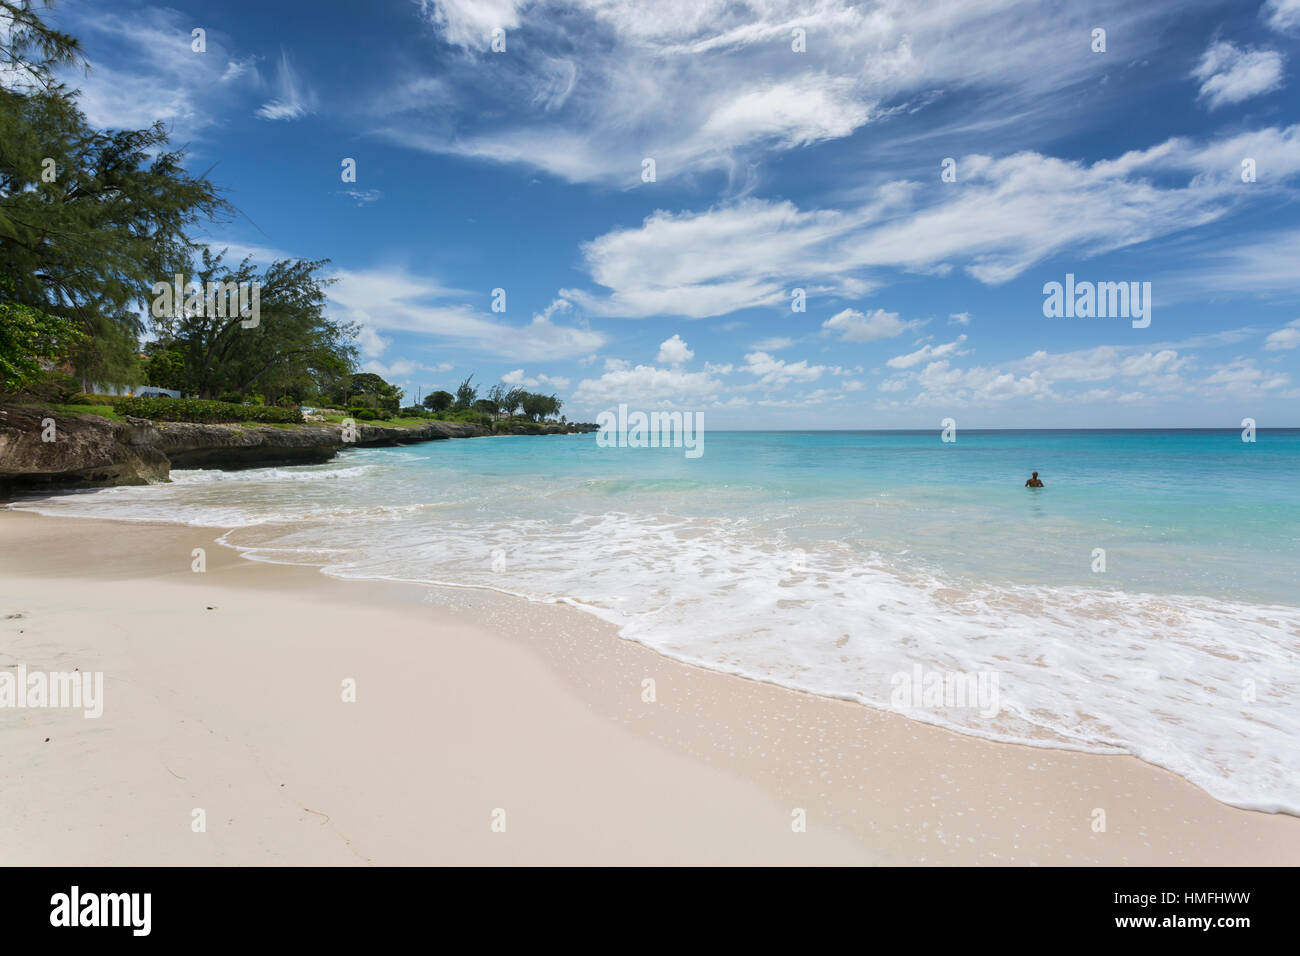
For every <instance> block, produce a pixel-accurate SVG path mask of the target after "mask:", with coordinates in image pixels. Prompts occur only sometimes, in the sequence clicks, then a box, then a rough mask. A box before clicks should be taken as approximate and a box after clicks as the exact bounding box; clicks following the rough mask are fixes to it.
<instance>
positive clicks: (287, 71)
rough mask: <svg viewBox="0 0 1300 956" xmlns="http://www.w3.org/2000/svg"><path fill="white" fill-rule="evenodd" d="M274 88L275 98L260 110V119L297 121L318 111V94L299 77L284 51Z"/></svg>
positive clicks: (281, 54)
mask: <svg viewBox="0 0 1300 956" xmlns="http://www.w3.org/2000/svg"><path fill="white" fill-rule="evenodd" d="M274 88H275V98H274V99H272V100H269V101H268V102H266V103H263V104H262V105H261V107H259V108H258V110H257V115H258V117H259V118H261V119H265V120H295V119H301V118H302V117H304V116H306V115H307V114H309V113H314V112H315V111H316V94H315V93H313V92H312V91H311V89H309V88H308V86H307V84H306V83H305V82H304V81H303V79H302V77H301V76H299V75H298V71H297V70H295V69H294V67H293V64H292V63H290V62H289V54H288V53H287V52H285V51H284V50H281V51H280V62H279V63H278V64H277V65H276V70H275V87H274Z"/></svg>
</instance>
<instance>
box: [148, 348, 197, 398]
mask: <svg viewBox="0 0 1300 956" xmlns="http://www.w3.org/2000/svg"><path fill="white" fill-rule="evenodd" d="M147 355H148V357H147V358H146V359H145V362H144V383H145V384H146V385H152V386H153V387H154V388H170V389H173V390H174V391H178V392H185V391H189V390H190V389H189V382H188V380H187V377H186V374H185V358H184V357H183V356H182V355H181V353H180V352H178V351H176V350H175V349H166V348H160V347H158V346H157V343H150V345H149V346H148V347H147Z"/></svg>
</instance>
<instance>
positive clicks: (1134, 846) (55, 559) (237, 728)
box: [0, 509, 1300, 865]
mask: <svg viewBox="0 0 1300 956" xmlns="http://www.w3.org/2000/svg"><path fill="white" fill-rule="evenodd" d="M222 533H223V531H222V529H216V528H198V527H189V526H181V525H165V524H156V523H145V522H130V523H127V522H114V521H106V520H100V519H84V518H58V517H51V516H48V515H35V514H23V513H22V512H18V511H13V510H9V509H3V510H2V511H0V542H3V544H4V547H3V548H0V596H2V597H3V606H0V619H3V620H0V640H3V644H0V655H3V658H4V660H3V661H0V665H2V666H5V667H14V666H16V665H18V664H26V665H27V666H28V667H29V669H37V668H41V667H44V668H46V669H50V670H53V669H58V668H62V667H65V666H66V668H67V669H70V668H71V667H74V666H79V665H78V664H77V663H76V662H77V661H79V660H80V661H83V662H85V664H86V666H85V667H83V669H86V670H92V669H93V670H102V671H104V673H105V675H106V678H105V685H106V697H107V701H106V705H105V715H104V717H102V718H101V719H100V720H98V721H95V720H86V719H83V718H82V717H81V716H80V714H75V715H73V714H71V713H69V712H59V711H52V710H45V711H35V710H28V711H15V710H12V709H0V735H3V736H4V746H5V748H6V750H5V752H6V753H7V754H10V755H11V765H12V766H13V767H15V768H19V769H18V772H16V773H14V774H12V775H8V776H7V779H6V781H5V782H4V783H3V784H0V818H2V819H4V820H5V821H7V822H6V823H5V824H4V826H3V830H4V831H5V832H4V833H3V837H2V838H0V847H4V848H5V849H3V850H0V862H4V863H10V864H12V863H19V862H29V863H45V864H51V863H67V864H89V863H103V864H107V863H128V864H144V863H168V862H175V863H235V862H242V863H259V862H260V863H291V864H292V863H375V864H388V863H452V862H456V863H506V862H538V863H542V862H552V863H586V862H617V863H704V862H716V863H755V862H764V863H769V862H770V863H841V864H861V863H881V864H891V863H892V864H921V865H927V864H963V863H979V864H994V865H997V864H1017V863H1019V864H1063V865H1089V864H1125V865H1127V864H1137V865H1141V864H1174V865H1179V864H1183V865H1206V864H1223V865H1234V864H1262V865H1287V864H1291V865H1294V864H1295V863H1297V862H1300V818H1296V817H1291V816H1287V815H1284V814H1268V813H1262V812H1257V811H1250V810H1241V809H1237V808H1234V807H1230V806H1228V805H1226V804H1222V803H1219V802H1218V801H1217V800H1215V799H1214V798H1212V797H1210V796H1209V795H1208V794H1206V793H1205V792H1204V791H1202V790H1200V789H1199V788H1197V787H1195V786H1194V785H1193V784H1191V783H1189V782H1187V781H1186V780H1183V779H1182V778H1181V777H1178V776H1177V775H1175V774H1173V773H1172V772H1170V771H1166V770H1163V769H1161V768H1158V767H1155V766H1153V765H1151V764H1147V763H1144V762H1142V761H1141V760H1139V759H1138V758H1136V757H1132V756H1120V755H1097V754H1088V753H1083V752H1079V751H1069V750H1060V749H1053V748H1040V747H1028V746H1023V745H1019V744H1011V743H1000V742H993V741H988V740H984V739H982V738H976V737H969V736H965V735H962V734H958V733H956V732H954V731H949V730H946V729H943V728H940V727H937V726H935V725H932V724H927V723H922V722H920V721H916V720H911V719H909V718H907V717H904V716H901V715H898V714H893V713H888V712H884V711H876V710H872V709H871V708H868V707H866V706H864V705H861V704H858V703H854V702H849V701H843V700H837V699H834V698H829V697H819V696H816V695H813V694H809V693H805V692H801V691H794V690H788V689H786V688H783V687H780V686H778V685H775V684H770V683H765V682H760V681H755V680H751V679H747V678H743V677H738V676H734V675H731V674H725V673H722V672H719V671H713V670H707V669H705V668H701V667H697V666H695V665H691V664H686V663H682V662H679V661H676V660H672V659H670V658H667V657H664V656H662V655H660V654H659V653H658V652H656V651H653V650H651V649H649V648H647V647H646V646H644V645H642V644H639V643H635V642H632V641H628V640H625V639H623V638H620V637H618V635H617V633H616V630H615V628H614V626H613V625H611V624H608V623H606V622H603V621H600V620H599V619H597V618H596V617H595V616H593V615H591V614H587V613H584V612H582V611H580V610H578V609H577V608H573V607H567V606H565V605H563V604H555V605H544V604H536V603H533V602H529V601H527V600H526V599H524V598H517V597H511V596H507V595H505V594H502V593H501V592H498V591H494V590H489V589H466V588H447V587H431V586H426V585H419V584H405V583H398V582H383V581H373V580H351V579H342V578H336V577H330V576H327V575H325V574H322V573H320V572H319V570H318V569H317V568H315V567H309V566H295V565H282V564H271V563H268V562H264V561H251V560H244V559H243V558H242V557H241V556H240V554H239V552H237V551H235V550H234V549H232V548H230V547H225V546H215V547H214V544H215V539H216V538H217V537H220V536H221V534H222ZM200 547H201V548H204V549H205V550H206V561H207V570H206V571H205V572H204V573H203V574H195V573H193V572H192V571H191V561H192V558H191V553H192V550H193V549H194V548H200ZM124 583H129V586H126V587H124V586H123V584H124ZM132 595H135V597H133V596H132ZM209 607H211V608H213V610H209ZM223 611H225V612H226V613H224V614H223V613H222V612H223ZM14 613H22V614H23V615H24V616H23V617H22V618H9V619H6V616H7V615H10V614H14ZM24 624H25V625H26V626H25V627H24V626H23V625H24ZM89 627H99V628H102V629H103V633H100V634H98V635H96V634H92V633H87V631H88V628H89ZM20 629H21V630H22V631H24V633H23V634H21V635H19V634H17V633H16V632H17V631H18V630H20ZM246 662H258V663H257V664H249V663H246ZM92 665H94V666H92ZM196 665H198V666H196ZM349 669H352V670H354V671H356V672H357V673H358V674H360V675H363V676H357V677H356V680H357V681H358V703H356V704H343V703H342V702H341V701H340V700H339V695H338V680H339V679H340V677H341V675H343V674H345V672H347V671H348V670H349ZM263 671H265V672H266V673H264V672H263ZM269 674H276V675H279V680H278V681H271V682H270V683H271V685H272V686H273V687H277V688H278V691H276V693H272V694H269V695H267V696H259V693H264V692H266V691H267V690H268V686H267V683H268V680H269V676H268V675H269ZM647 678H649V679H652V680H654V681H655V691H656V695H655V696H656V699H655V701H654V702H653V703H647V702H646V701H644V700H643V699H642V695H643V684H642V682H643V681H644V680H645V679H647ZM182 689H183V692H182ZM277 693H278V695H279V696H276V694H277ZM368 701H376V705H372V707H371V708H367V707H366V706H365V704H366V703H367V702H368ZM381 701H382V704H379V702H381ZM430 714H432V715H433V716H434V717H435V718H436V719H435V720H433V721H430V720H429V719H428V718H429V716H430ZM451 727H454V728H455V729H454V730H451V729H448V728H451ZM202 728H206V729H207V731H208V733H206V734H205V733H203V732H202ZM42 729H45V731H46V732H43V733H42V732H41V730H42ZM47 736H48V737H51V738H52V739H51V743H49V744H47V743H45V742H44V740H43V738H44V737H47ZM214 738H215V739H214ZM56 741H57V742H59V743H64V744H65V745H64V746H63V747H61V748H59V747H55V746H53V744H55V742H56ZM101 745H102V746H101ZM250 754H253V755H255V756H256V758H257V759H249V755H250ZM435 755H436V757H437V758H438V760H439V761H441V763H440V764H439V766H440V767H445V769H446V771H447V772H445V773H443V772H438V768H437V767H430V766H429V763H428V758H429V757H431V756H435ZM180 765H183V766H180ZM187 771H188V772H187ZM276 776H280V777H287V778H290V779H286V780H276V779H274V778H275V777H276ZM173 778H175V779H173ZM182 778H184V779H182ZM195 781H199V782H195ZM489 781H493V782H495V787H492V786H486V784H487V782H489ZM200 782H201V783H200ZM281 783H283V784H284V786H283V787H281V786H278V784H281ZM186 784H189V787H188V789H187V787H186V786H185V785H186ZM177 791H180V792H179V793H178V792H177ZM184 793H189V794H191V795H190V796H182V795H181V794H184ZM223 793H233V794H234V805H233V807H232V808H231V809H237V811H238V812H237V813H234V814H233V815H231V814H227V815H226V816H219V813H218V811H217V807H220V806H224V804H223V803H222V794H223ZM493 793H495V794H497V796H495V797H494V796H492V794H493ZM90 794H95V795H97V798H98V804H97V807H96V808H92V809H91V810H89V811H88V810H87V808H86V807H85V806H82V805H80V803H79V800H78V797H89V795H90ZM434 794H436V795H438V796H437V797H436V798H434V799H433V800H432V803H433V804H435V805H439V806H441V808H442V811H443V812H442V813H441V814H439V812H438V811H437V810H435V809H434V808H433V807H431V805H430V803H431V795H434ZM502 794H509V796H504V795H502ZM291 795H292V797H293V800H290V796H291ZM205 801H206V802H207V803H210V804H213V807H212V809H211V810H209V814H208V828H207V833H206V834H194V833H191V830H190V819H189V815H190V813H191V810H192V808H193V807H199V806H203V805H204V802H205ZM187 803H188V804H189V806H183V804H187ZM497 808H504V809H506V812H507V818H508V820H509V821H510V822H509V824H508V828H507V832H506V833H503V834H500V833H498V834H494V833H492V832H491V830H490V823H491V820H490V815H491V812H492V811H493V810H494V809H497ZM511 808H515V809H511ZM795 808H802V809H803V810H805V811H806V814H807V821H808V823H807V832H806V833H794V832H792V829H791V820H792V812H793V810H794V809H795ZM1098 809H1100V810H1103V811H1104V812H1105V816H1106V830H1105V832H1094V829H1093V827H1094V820H1095V819H1096V816H1095V814H1094V811H1096V810H1098ZM320 813H323V814H325V815H326V817H327V819H328V821H329V822H325V823H322V821H321V817H320V816H319V815H317V814H320ZM218 818H219V819H218ZM164 820H166V821H168V822H167V823H166V824H165V825H164V824H163V823H162V821H164ZM515 820H519V821H520V822H519V823H517V824H516V823H515V822H514V821H515ZM313 828H314V829H313ZM336 831H337V832H336ZM217 834H220V839H213V837H214V836H216V835H217ZM344 834H346V836H345V837H344V838H343V839H342V840H340V836H341V835H344ZM516 834H518V836H517V837H516ZM340 844H341V845H340Z"/></svg>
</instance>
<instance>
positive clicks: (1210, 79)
mask: <svg viewBox="0 0 1300 956" xmlns="http://www.w3.org/2000/svg"><path fill="white" fill-rule="evenodd" d="M1285 62H1286V58H1285V57H1283V56H1282V54H1281V53H1278V52H1277V51H1275V50H1243V49H1242V48H1241V47H1239V46H1236V45H1234V44H1232V43H1228V42H1226V41H1223V40H1220V41H1217V42H1215V43H1212V44H1211V45H1210V47H1209V49H1207V50H1206V51H1205V53H1204V54H1202V55H1201V61H1200V62H1199V63H1198V64H1197V65H1196V69H1194V70H1193V71H1192V76H1194V77H1196V79H1198V80H1200V81H1201V91H1200V94H1199V96H1198V98H1199V99H1203V100H1206V101H1207V103H1208V105H1209V107H1210V109H1217V108H1218V107H1220V106H1226V105H1228V104H1231V103H1240V102H1241V101H1242V100H1248V99H1250V98H1251V97H1252V96H1259V95H1260V94H1262V93H1271V92H1272V91H1273V90H1276V89H1279V88H1281V86H1282V66H1283V64H1284V63H1285Z"/></svg>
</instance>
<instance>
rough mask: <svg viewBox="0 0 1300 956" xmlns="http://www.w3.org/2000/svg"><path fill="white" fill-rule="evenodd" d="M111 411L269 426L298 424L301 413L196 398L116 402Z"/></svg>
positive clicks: (155, 417)
mask: <svg viewBox="0 0 1300 956" xmlns="http://www.w3.org/2000/svg"><path fill="white" fill-rule="evenodd" d="M113 408H114V409H115V410H116V411H117V413H118V414H119V415H134V416H135V417H137V418H149V419H152V420H153V421H159V422H204V423H215V422H262V423H265V424H273V425H282V424H300V423H301V422H302V413H301V412H299V411H298V410H297V409H296V408H274V407H267V406H263V405H236V404H234V403H232V402H210V401H207V400H205V399H200V398H118V399H115V400H114V401H113Z"/></svg>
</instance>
